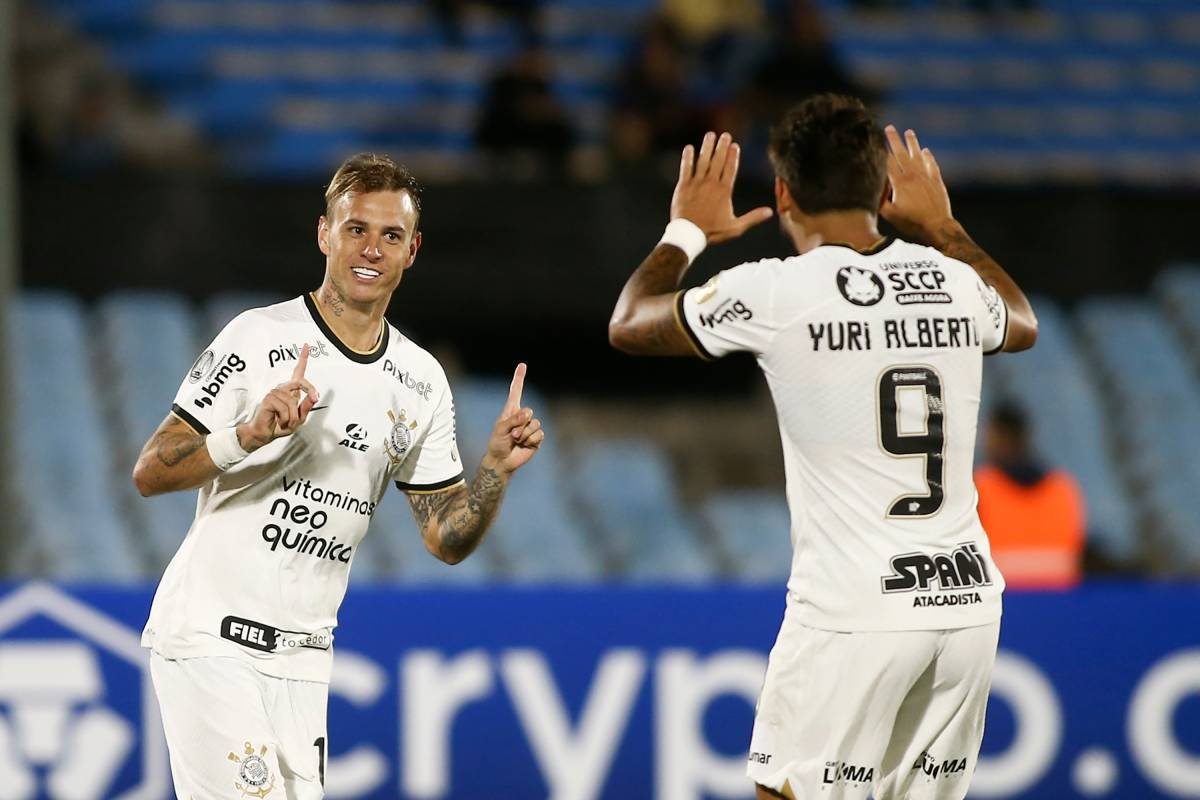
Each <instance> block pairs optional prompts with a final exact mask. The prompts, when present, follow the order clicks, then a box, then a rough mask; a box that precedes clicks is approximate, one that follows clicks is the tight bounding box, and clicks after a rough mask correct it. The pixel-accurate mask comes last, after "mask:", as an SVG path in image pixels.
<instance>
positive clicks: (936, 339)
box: [808, 316, 982, 352]
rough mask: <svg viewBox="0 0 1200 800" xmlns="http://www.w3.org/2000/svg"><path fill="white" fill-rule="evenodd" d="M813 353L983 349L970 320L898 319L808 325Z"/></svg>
mask: <svg viewBox="0 0 1200 800" xmlns="http://www.w3.org/2000/svg"><path fill="white" fill-rule="evenodd" d="M808 335H809V338H810V339H811V340H812V349H813V350H814V351H820V350H826V351H830V352H837V351H855V350H863V351H865V350H873V349H877V348H878V346H879V345H882V349H884V350H931V349H937V350H949V349H955V348H978V347H982V340H981V339H980V337H979V327H978V326H977V325H976V324H975V320H974V318H972V317H968V316H960V317H899V318H896V319H884V320H880V321H875V322H872V321H869V320H859V321H855V320H843V321H837V322H810V323H808Z"/></svg>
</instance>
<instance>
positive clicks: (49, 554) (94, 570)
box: [7, 292, 143, 581]
mask: <svg viewBox="0 0 1200 800" xmlns="http://www.w3.org/2000/svg"><path fill="white" fill-rule="evenodd" d="M10 311H11V313H10V317H9V325H10V327H9V331H8V336H7V341H8V350H9V357H10V359H11V364H12V370H13V380H14V383H15V392H14V393H13V413H14V420H15V423H16V424H15V426H14V427H15V429H16V430H15V434H16V436H15V439H16V441H15V445H16V457H17V458H18V459H19V461H20V463H21V464H22V469H21V471H20V474H19V475H18V476H17V480H16V482H17V487H18V490H19V491H20V494H21V498H22V500H23V501H24V503H25V506H26V509H27V512H28V517H29V519H28V520H27V522H28V527H18V528H17V530H20V531H23V532H24V535H25V537H26V538H25V540H24V541H23V542H21V543H20V545H19V547H20V550H21V553H20V554H19V557H18V562H19V564H20V565H21V566H22V567H23V568H25V569H26V570H27V571H28V572H27V574H40V575H46V576H49V577H54V578H62V579H85V578H96V579H102V580H112V581H132V580H137V579H139V578H140V577H141V576H142V573H143V570H142V565H141V564H140V563H139V561H138V558H137V554H136V553H135V551H134V549H133V547H132V546H131V543H130V537H129V536H128V533H127V531H126V529H125V526H124V525H123V524H122V521H121V519H120V516H119V515H120V509H119V503H118V500H117V498H118V497H120V496H121V493H120V491H119V490H118V487H117V485H116V483H115V481H118V480H119V481H127V480H128V474H129V473H128V472H127V471H126V470H125V469H121V470H120V474H119V475H118V474H116V473H115V471H114V469H113V466H114V462H113V460H112V447H111V442H110V441H109V440H108V439H107V438H106V432H107V431H108V423H109V422H110V420H111V418H112V415H113V405H112V404H113V402H114V399H115V398H114V396H113V392H111V391H110V387H109V385H108V383H107V381H103V382H102V381H101V380H99V378H100V375H99V373H98V371H97V369H98V365H97V359H96V354H95V353H94V352H92V351H91V350H90V349H89V347H88V343H89V342H93V341H98V339H97V337H95V336H94V335H92V333H91V332H90V331H89V326H88V323H87V317H86V313H85V311H84V309H83V307H82V306H81V304H80V303H79V301H78V300H76V299H74V298H72V297H68V296H66V295H62V294H57V293H52V292H24V293H22V294H19V295H17V296H16V298H15V299H14V302H13V303H12V306H11V309H10ZM30 331H36V335H29V332H30Z"/></svg>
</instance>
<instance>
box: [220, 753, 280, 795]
mask: <svg viewBox="0 0 1200 800" xmlns="http://www.w3.org/2000/svg"><path fill="white" fill-rule="evenodd" d="M266 754H267V746H266V745H265V744H264V745H263V746H262V747H261V748H259V750H258V752H257V753H256V752H254V745H252V744H250V742H246V743H245V745H244V746H243V748H242V755H240V756H239V755H238V754H237V753H233V752H231V753H230V754H229V755H228V756H227V758H228V759H229V760H230V761H233V762H236V763H237V765H238V779H237V780H235V781H234V782H233V785H234V787H235V788H236V789H237V790H238V791H239V792H241V793H242V797H256V798H259V800H262V798H264V797H266V796H267V795H269V794H270V793H271V791H272V790H273V789H274V788H275V779H274V778H272V777H271V767H270V765H268V764H267V760H266V759H265V758H263V756H265V755H266Z"/></svg>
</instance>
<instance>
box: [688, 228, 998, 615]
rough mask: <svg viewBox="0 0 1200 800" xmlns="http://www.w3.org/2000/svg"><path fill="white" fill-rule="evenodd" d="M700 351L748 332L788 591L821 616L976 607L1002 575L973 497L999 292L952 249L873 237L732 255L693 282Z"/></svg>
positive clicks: (976, 611)
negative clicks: (768, 413)
mask: <svg viewBox="0 0 1200 800" xmlns="http://www.w3.org/2000/svg"><path fill="white" fill-rule="evenodd" d="M683 312H684V315H685V317H686V320H687V322H688V323H689V326H690V327H691V329H692V332H693V333H694V334H695V336H696V339H697V341H698V344H700V345H703V346H704V347H705V349H707V350H709V351H710V353H711V354H713V355H717V354H723V353H724V352H729V351H731V350H750V351H751V352H754V353H755V354H756V356H757V357H758V360H759V363H760V365H761V366H762V369H763V371H764V373H765V374H766V376H767V380H768V383H769V384H770V387H771V392H772V395H773V397H774V400H775V405H776V409H777V413H778V415H779V427H780V434H781V436H782V439H783V451H784V461H785V469H786V477H787V488H788V502H789V505H790V508H791V513H792V540H793V545H794V548H795V551H794V555H793V565H792V576H791V580H790V581H789V592H790V598H791V600H792V602H794V603H795V604H797V605H798V606H799V608H798V609H797V610H798V611H799V612H800V614H801V618H802V619H803V621H805V623H806V624H809V625H811V626H813V627H819V628H827V629H832V630H906V629H923V628H928V629H934V628H954V627H964V626H968V625H977V624H983V623H986V622H990V621H992V620H994V619H996V618H998V616H999V613H1000V606H999V595H1000V591H1001V589H1002V579H1001V578H1000V575H999V573H998V572H997V571H996V569H995V567H994V565H993V564H992V562H991V558H990V554H989V552H988V546H987V539H986V536H985V534H984V533H983V529H982V527H981V526H980V524H979V519H978V515H977V514H976V495H975V489H974V484H973V482H972V461H973V453H974V444H975V429H976V419H977V415H978V409H979V393H980V381H981V360H982V355H983V353H984V352H985V351H988V350H993V349H998V348H999V347H1000V345H1001V344H1002V338H1003V333H1004V326H1005V322H1006V318H1005V312H1004V308H1003V304H1002V303H1001V302H1000V301H999V300H998V299H997V298H996V296H995V293H994V292H992V291H991V290H990V289H989V288H988V287H986V286H985V285H984V284H983V283H982V281H981V280H980V279H979V278H978V276H977V275H976V274H975V272H974V271H973V270H972V269H971V268H970V267H969V266H967V265H965V264H962V263H961V262H958V261H955V260H953V259H950V258H947V257H945V256H943V255H942V254H941V253H939V252H937V251H936V250H933V249H930V248H926V247H922V246H919V245H914V244H910V243H908V242H903V241H899V240H885V242H883V243H881V245H880V246H878V247H877V248H875V249H873V250H871V251H870V252H858V251H856V250H853V249H851V248H849V247H844V246H839V245H826V246H822V247H819V248H816V249H815V250H812V251H810V252H808V253H806V254H804V255H801V256H795V257H792V258H788V259H784V260H778V259H770V260H766V261H761V262H754V263H750V264H744V265H742V266H739V267H736V268H734V269H732V270H728V271H726V272H724V273H722V274H721V275H720V276H718V278H717V279H715V280H714V282H711V283H710V284H708V285H706V286H705V287H700V288H699V289H694V290H691V292H689V293H688V297H687V299H685V300H684V301H683Z"/></svg>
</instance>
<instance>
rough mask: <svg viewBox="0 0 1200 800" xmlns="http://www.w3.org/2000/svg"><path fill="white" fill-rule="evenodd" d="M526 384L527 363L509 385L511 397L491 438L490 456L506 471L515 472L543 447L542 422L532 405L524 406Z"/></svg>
mask: <svg viewBox="0 0 1200 800" xmlns="http://www.w3.org/2000/svg"><path fill="white" fill-rule="evenodd" d="M524 387H525V365H524V364H518V365H517V369H516V371H515V372H514V373H513V379H512V384H511V385H510V386H509V387H508V399H507V400H506V401H505V403H504V409H503V410H502V411H501V412H500V418H499V419H497V420H496V425H495V427H494V428H493V429H492V438H491V439H490V440H489V441H488V458H489V460H490V461H491V462H492V463H493V464H496V465H497V466H498V467H499V469H501V470H503V471H505V472H509V473H511V472H515V471H516V470H518V469H520V468H521V467H522V466H524V465H525V464H526V463H527V462H528V461H529V459H531V458H533V454H534V453H536V452H537V449H538V448H539V447H541V446H542V441H543V440H544V439H545V438H546V432H545V431H544V430H542V421H541V420H539V419H535V418H534V416H533V409H532V408H522V407H521V391H522V389H524Z"/></svg>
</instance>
